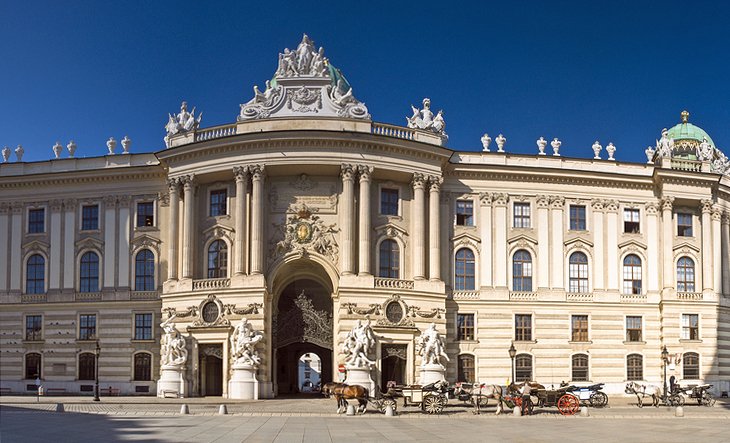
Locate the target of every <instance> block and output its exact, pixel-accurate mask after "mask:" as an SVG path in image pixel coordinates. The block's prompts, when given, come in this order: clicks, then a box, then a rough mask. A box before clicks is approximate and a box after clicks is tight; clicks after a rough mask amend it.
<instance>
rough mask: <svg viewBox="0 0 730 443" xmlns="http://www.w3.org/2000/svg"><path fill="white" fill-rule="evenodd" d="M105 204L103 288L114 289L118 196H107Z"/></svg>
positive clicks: (104, 200)
mask: <svg viewBox="0 0 730 443" xmlns="http://www.w3.org/2000/svg"><path fill="white" fill-rule="evenodd" d="M103 202H104V257H103V259H102V262H103V263H104V281H103V282H102V285H101V287H102V288H113V287H114V274H115V268H114V262H115V260H114V252H115V245H116V243H117V236H116V234H115V231H116V227H117V220H116V215H117V196H116V195H107V196H106V197H104V199H103Z"/></svg>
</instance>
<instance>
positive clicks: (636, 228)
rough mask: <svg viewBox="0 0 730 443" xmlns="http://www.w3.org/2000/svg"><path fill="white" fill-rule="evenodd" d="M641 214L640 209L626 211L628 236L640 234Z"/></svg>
mask: <svg viewBox="0 0 730 443" xmlns="http://www.w3.org/2000/svg"><path fill="white" fill-rule="evenodd" d="M639 215H640V212H639V210H638V209H624V232H625V233H627V234H638V233H639V232H640V228H641V222H640V221H639Z"/></svg>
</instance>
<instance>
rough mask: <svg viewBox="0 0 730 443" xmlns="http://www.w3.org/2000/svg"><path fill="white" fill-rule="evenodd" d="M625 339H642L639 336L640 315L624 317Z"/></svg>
mask: <svg viewBox="0 0 730 443" xmlns="http://www.w3.org/2000/svg"><path fill="white" fill-rule="evenodd" d="M626 341H633V342H637V341H642V336H641V317H638V316H627V317H626Z"/></svg>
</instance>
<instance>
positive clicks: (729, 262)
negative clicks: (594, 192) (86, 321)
mask: <svg viewBox="0 0 730 443" xmlns="http://www.w3.org/2000/svg"><path fill="white" fill-rule="evenodd" d="M0 226H1V225H0ZM0 232H2V229H0ZM0 250H2V249H0ZM722 257H724V258H725V260H721V261H722V288H723V289H722V292H723V294H725V295H726V296H730V212H728V211H725V213H724V214H723V216H722ZM0 288H2V286H1V283H0Z"/></svg>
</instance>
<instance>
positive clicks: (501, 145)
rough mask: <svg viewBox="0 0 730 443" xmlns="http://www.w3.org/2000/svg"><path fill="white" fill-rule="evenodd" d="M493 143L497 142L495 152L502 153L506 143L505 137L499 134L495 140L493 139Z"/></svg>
mask: <svg viewBox="0 0 730 443" xmlns="http://www.w3.org/2000/svg"><path fill="white" fill-rule="evenodd" d="M494 141H496V142H497V152H504V144H505V143H507V137H505V136H504V135H502V134H499V135H498V136H497V138H495V139H494Z"/></svg>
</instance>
